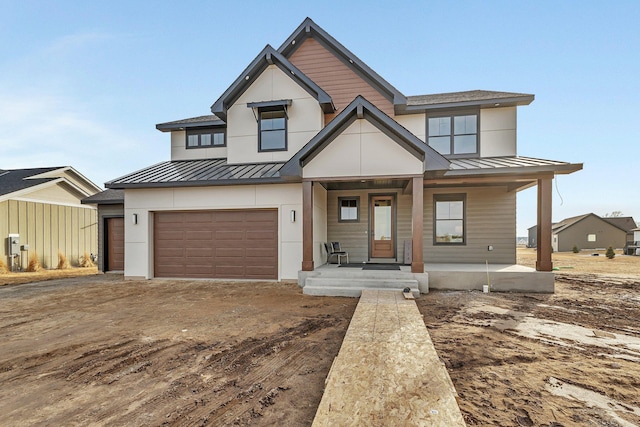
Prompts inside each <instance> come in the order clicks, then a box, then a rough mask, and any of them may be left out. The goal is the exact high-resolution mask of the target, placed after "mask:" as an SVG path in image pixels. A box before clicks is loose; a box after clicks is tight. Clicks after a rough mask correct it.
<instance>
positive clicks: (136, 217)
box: [131, 213, 138, 224]
mask: <svg viewBox="0 0 640 427" xmlns="http://www.w3.org/2000/svg"><path fill="white" fill-rule="evenodd" d="M131 222H132V223H134V224H137V223H138V214H135V213H134V214H133V215H131Z"/></svg>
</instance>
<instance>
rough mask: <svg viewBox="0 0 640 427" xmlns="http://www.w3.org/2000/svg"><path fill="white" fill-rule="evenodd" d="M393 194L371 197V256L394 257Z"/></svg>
mask: <svg viewBox="0 0 640 427" xmlns="http://www.w3.org/2000/svg"><path fill="white" fill-rule="evenodd" d="M393 199H394V198H393V196H372V197H371V222H370V224H369V226H370V228H371V258H395V241H396V236H395V213H394V211H395V209H394V206H393V202H394V200H393Z"/></svg>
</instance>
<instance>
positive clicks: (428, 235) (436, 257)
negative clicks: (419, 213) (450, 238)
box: [423, 186, 516, 264]
mask: <svg viewBox="0 0 640 427" xmlns="http://www.w3.org/2000/svg"><path fill="white" fill-rule="evenodd" d="M434 194H466V244H465V245H434V244H433V240H434V224H433V221H434V215H433V211H434V201H433V196H434ZM490 245H491V246H493V250H492V251H489V250H488V247H489V246H490ZM423 249H424V261H425V263H481V264H484V263H485V262H486V261H488V262H489V263H490V264H515V262H516V259H515V258H516V193H515V192H514V191H511V192H509V191H507V188H506V187H503V186H499V187H487V188H449V189H437V190H436V189H425V192H424V245H423Z"/></svg>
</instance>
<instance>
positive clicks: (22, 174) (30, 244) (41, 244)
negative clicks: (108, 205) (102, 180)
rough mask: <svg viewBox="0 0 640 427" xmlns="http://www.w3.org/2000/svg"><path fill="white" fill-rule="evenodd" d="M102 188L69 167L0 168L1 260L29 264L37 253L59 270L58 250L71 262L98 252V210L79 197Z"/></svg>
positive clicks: (22, 265) (46, 264)
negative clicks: (29, 260) (85, 203)
mask: <svg viewBox="0 0 640 427" xmlns="http://www.w3.org/2000/svg"><path fill="white" fill-rule="evenodd" d="M99 191H100V188H99V187H98V186H97V185H95V184H94V183H93V182H91V181H90V180H88V179H87V178H85V177H84V176H83V175H82V174H80V173H79V172H78V171H76V170H75V169H74V168H72V167H70V166H63V167H49V168H36V169H12V170H0V238H2V240H3V243H4V244H3V245H1V246H0V258H1V259H2V260H3V261H5V262H6V263H7V265H8V266H12V265H13V266H15V267H16V268H19V267H26V263H27V262H28V260H27V258H28V256H29V255H30V254H33V253H35V254H37V255H38V258H39V260H40V263H41V264H42V265H43V266H44V267H45V268H55V267H56V266H57V264H58V252H60V253H62V254H64V255H65V256H66V257H67V259H68V260H69V261H70V262H71V263H72V264H73V263H76V262H77V261H78V259H79V257H80V256H82V255H83V254H84V253H85V252H87V253H89V254H91V253H94V254H95V253H96V252H97V228H96V219H97V211H96V209H95V208H94V207H92V206H87V205H82V204H81V202H80V201H81V200H82V199H84V198H85V197H87V196H90V195H92V194H95V193H97V192H99Z"/></svg>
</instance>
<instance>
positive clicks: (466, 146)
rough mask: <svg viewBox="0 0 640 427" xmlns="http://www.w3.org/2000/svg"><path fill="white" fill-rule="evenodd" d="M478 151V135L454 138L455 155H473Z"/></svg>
mask: <svg viewBox="0 0 640 427" xmlns="http://www.w3.org/2000/svg"><path fill="white" fill-rule="evenodd" d="M476 151H477V150H476V135H460V136H454V137H453V154H471V153H475V152H476Z"/></svg>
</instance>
